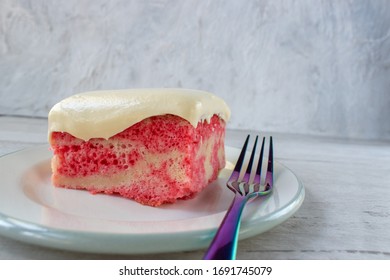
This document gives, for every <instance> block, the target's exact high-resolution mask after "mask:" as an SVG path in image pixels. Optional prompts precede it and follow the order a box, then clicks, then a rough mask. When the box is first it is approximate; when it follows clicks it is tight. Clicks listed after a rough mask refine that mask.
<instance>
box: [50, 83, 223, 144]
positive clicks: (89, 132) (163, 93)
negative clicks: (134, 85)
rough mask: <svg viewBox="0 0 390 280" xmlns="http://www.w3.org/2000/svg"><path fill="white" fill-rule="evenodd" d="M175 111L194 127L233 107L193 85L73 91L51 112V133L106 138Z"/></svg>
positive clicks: (86, 137)
mask: <svg viewBox="0 0 390 280" xmlns="http://www.w3.org/2000/svg"><path fill="white" fill-rule="evenodd" d="M165 114H172V115H177V116H180V117H182V118H183V119H186V120H187V121H188V122H189V123H191V124H192V125H193V126H194V127H196V126H197V124H198V122H199V121H203V120H207V121H209V120H210V118H211V117H212V116H213V115H214V114H217V115H218V116H220V117H221V118H222V119H224V120H225V121H228V120H229V118H230V110H229V107H228V106H227V105H226V103H225V102H224V101H223V100H222V99H221V98H219V97H217V96H215V95H213V94H211V93H208V92H204V91H199V90H189V89H129V90H110V91H92V92H86V93H81V94H77V95H73V96H71V97H68V98H66V99H64V100H62V101H61V102H59V103H57V104H56V105H54V107H53V108H52V109H51V110H50V112H49V137H50V135H51V133H52V132H53V131H59V132H68V133H69V134H71V135H73V136H74V137H77V138H80V139H83V140H88V139H91V138H105V139H108V138H109V137H111V136H113V135H115V134H117V133H119V132H121V131H123V130H125V129H126V128H128V127H130V126H132V125H133V124H135V123H137V122H139V121H141V120H143V119H145V118H148V117H151V116H157V115H165Z"/></svg>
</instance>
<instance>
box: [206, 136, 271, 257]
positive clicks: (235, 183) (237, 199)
mask: <svg viewBox="0 0 390 280" xmlns="http://www.w3.org/2000/svg"><path fill="white" fill-rule="evenodd" d="M249 137H250V136H249V135H248V136H247V138H246V140H245V143H244V146H243V147H242V149H241V152H240V156H239V158H238V160H237V163H236V165H235V167H234V170H233V172H232V174H231V176H230V178H229V180H228V181H227V184H226V185H227V187H228V188H229V189H230V190H231V191H233V192H234V199H233V201H232V203H231V205H230V207H229V209H228V211H227V213H226V215H225V217H224V219H223V221H222V223H221V225H220V227H219V229H218V231H217V233H216V235H215V237H214V239H213V241H212V242H211V244H210V246H209V248H208V250H207V252H206V254H205V256H204V257H203V259H204V260H234V259H235V258H236V252H237V241H238V233H239V229H240V220H241V214H242V211H243V209H244V206H245V205H246V203H247V202H248V201H249V200H251V199H252V198H256V197H259V196H266V195H268V194H270V193H271V192H272V189H273V147H272V146H273V144H272V136H271V137H270V143H269V153H268V160H267V161H268V165H267V172H266V175H265V181H264V187H262V186H261V169H262V162H263V153H264V142H265V137H263V142H262V144H261V149H260V156H259V159H258V163H257V168H256V171H255V174H253V172H252V165H253V161H254V157H255V153H256V146H257V142H258V136H256V139H255V142H254V145H253V149H252V153H251V156H250V159H249V162H248V165H247V169H246V171H245V173H244V175H243V178H242V179H240V173H241V169H242V166H243V163H244V158H245V154H246V150H247V146H248V142H249Z"/></svg>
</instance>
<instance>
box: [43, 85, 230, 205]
mask: <svg viewBox="0 0 390 280" xmlns="http://www.w3.org/2000/svg"><path fill="white" fill-rule="evenodd" d="M229 116H230V111H229V108H228V107H227V105H226V103H225V102H224V101H223V100H222V99H220V98H218V97H216V96H215V95H212V94H210V93H207V92H203V91H196V90H186V89H134V90H116V91H96V92H88V93H83V94H78V95H74V96H71V97H69V98H67V99H64V100H63V101H61V102H59V103H58V104H56V105H55V106H54V107H53V108H52V110H51V111H50V113H49V142H50V145H51V147H52V150H53V152H54V156H53V159H52V171H53V175H52V181H53V184H54V185H55V186H57V187H63V188H71V189H84V190H88V191H90V192H92V193H106V194H119V195H121V196H124V197H126V198H130V199H133V200H135V201H137V202H139V203H142V204H145V205H150V206H159V205H161V204H164V203H173V202H175V201H176V200H177V199H187V198H191V197H193V196H194V195H195V194H196V193H198V192H200V191H201V190H202V189H204V188H205V187H206V186H207V185H208V184H209V183H210V182H211V181H213V180H215V179H216V178H217V176H218V172H219V170H220V169H222V168H223V167H224V165H225V153H224V138H225V126H226V121H227V120H228V118H229Z"/></svg>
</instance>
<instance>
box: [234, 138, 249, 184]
mask: <svg viewBox="0 0 390 280" xmlns="http://www.w3.org/2000/svg"><path fill="white" fill-rule="evenodd" d="M248 142H249V135H248V136H247V137H246V140H245V143H244V146H243V147H242V149H241V153H240V156H239V157H238V160H237V162H236V166H235V167H234V170H233V172H232V175H231V176H230V178H229V181H233V180H234V181H236V180H238V178H239V177H240V172H241V168H242V164H243V162H244V158H245V153H246V148H247V147H248Z"/></svg>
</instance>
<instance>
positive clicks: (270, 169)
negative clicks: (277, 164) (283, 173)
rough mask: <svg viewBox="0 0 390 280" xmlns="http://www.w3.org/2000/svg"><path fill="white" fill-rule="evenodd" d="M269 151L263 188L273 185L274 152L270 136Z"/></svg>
mask: <svg viewBox="0 0 390 280" xmlns="http://www.w3.org/2000/svg"><path fill="white" fill-rule="evenodd" d="M269 141H270V143H269V153H268V166H267V174H266V176H265V190H266V191H267V190H269V189H271V188H272V186H273V174H274V152H273V145H272V136H271V137H270V140H269Z"/></svg>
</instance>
